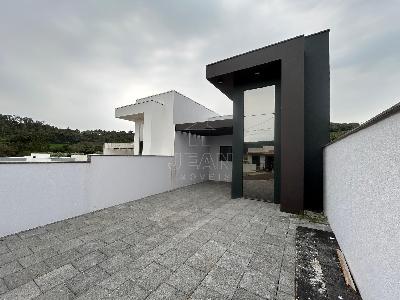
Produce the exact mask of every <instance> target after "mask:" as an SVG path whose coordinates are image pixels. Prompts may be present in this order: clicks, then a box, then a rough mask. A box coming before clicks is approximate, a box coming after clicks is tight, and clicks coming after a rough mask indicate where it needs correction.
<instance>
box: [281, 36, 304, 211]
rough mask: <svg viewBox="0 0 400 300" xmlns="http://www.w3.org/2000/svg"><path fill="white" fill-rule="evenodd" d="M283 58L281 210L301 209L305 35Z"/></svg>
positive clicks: (302, 198) (302, 192) (302, 191)
mask: <svg viewBox="0 0 400 300" xmlns="http://www.w3.org/2000/svg"><path fill="white" fill-rule="evenodd" d="M295 42H296V44H295V45H294V51H292V53H291V55H290V57H288V58H287V59H285V60H282V78H281V122H280V123H281V124H280V125H281V148H280V150H281V151H280V153H281V170H280V171H281V176H280V178H281V188H280V192H281V199H280V200H281V210H282V211H284V212H290V213H300V212H302V211H303V204H304V39H297V40H295Z"/></svg>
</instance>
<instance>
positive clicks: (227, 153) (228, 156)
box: [218, 146, 232, 161]
mask: <svg viewBox="0 0 400 300" xmlns="http://www.w3.org/2000/svg"><path fill="white" fill-rule="evenodd" d="M218 160H219V161H232V146H219V156H218Z"/></svg>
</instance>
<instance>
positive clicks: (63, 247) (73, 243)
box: [54, 238, 84, 253]
mask: <svg viewBox="0 0 400 300" xmlns="http://www.w3.org/2000/svg"><path fill="white" fill-rule="evenodd" d="M83 244H84V242H82V240H80V239H79V238H75V239H72V240H69V241H68V242H67V243H61V244H59V245H56V246H55V247H54V249H55V250H56V251H57V252H59V253H63V252H66V251H69V250H71V249H74V248H77V247H78V246H81V245H83Z"/></svg>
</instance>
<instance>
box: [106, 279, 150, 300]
mask: <svg viewBox="0 0 400 300" xmlns="http://www.w3.org/2000/svg"><path fill="white" fill-rule="evenodd" d="M148 294H149V292H148V291H146V290H144V289H143V288H141V287H139V286H138V285H136V284H135V283H133V282H132V281H130V280H128V281H126V282H125V283H124V284H123V285H121V286H120V287H119V288H118V289H116V290H115V291H114V292H113V293H111V295H110V299H121V300H122V299H133V300H141V299H145V298H146V297H147V295H148Z"/></svg>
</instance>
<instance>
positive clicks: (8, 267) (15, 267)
mask: <svg viewBox="0 0 400 300" xmlns="http://www.w3.org/2000/svg"><path fill="white" fill-rule="evenodd" d="M20 270H22V266H21V265H20V264H19V263H18V262H17V261H12V262H9V263H6V264H3V265H1V266H0V278H2V277H4V276H7V275H9V274H12V273H15V272H18V271H20Z"/></svg>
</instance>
